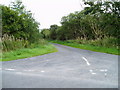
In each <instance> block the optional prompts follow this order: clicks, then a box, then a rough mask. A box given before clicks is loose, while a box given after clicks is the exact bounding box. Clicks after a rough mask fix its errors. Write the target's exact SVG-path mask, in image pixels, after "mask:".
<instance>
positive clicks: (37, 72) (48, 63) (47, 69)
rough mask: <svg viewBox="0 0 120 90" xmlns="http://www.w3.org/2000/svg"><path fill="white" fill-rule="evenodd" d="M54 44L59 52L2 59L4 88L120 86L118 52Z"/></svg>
mask: <svg viewBox="0 0 120 90" xmlns="http://www.w3.org/2000/svg"><path fill="white" fill-rule="evenodd" d="M54 45H55V47H56V48H57V49H58V52H55V53H50V54H46V55H42V56H36V57H32V58H26V59H19V60H14V61H6V62H3V63H2V64H3V65H2V78H3V80H2V84H3V85H2V86H3V88H118V56H117V55H112V54H106V53H99V52H93V51H89V50H82V49H77V48H72V47H68V46H63V45H59V44H54Z"/></svg>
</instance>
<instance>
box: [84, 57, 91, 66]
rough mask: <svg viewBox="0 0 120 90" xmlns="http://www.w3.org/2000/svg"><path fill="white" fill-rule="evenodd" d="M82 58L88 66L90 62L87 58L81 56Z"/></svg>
mask: <svg viewBox="0 0 120 90" xmlns="http://www.w3.org/2000/svg"><path fill="white" fill-rule="evenodd" d="M82 58H83V59H84V60H85V61H86V63H87V65H88V66H89V65H90V63H89V62H88V60H87V59H86V58H85V57H82Z"/></svg>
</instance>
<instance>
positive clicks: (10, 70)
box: [5, 68, 15, 71]
mask: <svg viewBox="0 0 120 90" xmlns="http://www.w3.org/2000/svg"><path fill="white" fill-rule="evenodd" d="M5 70H10V71H14V70H15V69H11V68H8V69H5Z"/></svg>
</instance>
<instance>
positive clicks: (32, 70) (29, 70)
mask: <svg viewBox="0 0 120 90" xmlns="http://www.w3.org/2000/svg"><path fill="white" fill-rule="evenodd" d="M24 71H34V70H24Z"/></svg>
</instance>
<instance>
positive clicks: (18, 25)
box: [0, 0, 43, 51]
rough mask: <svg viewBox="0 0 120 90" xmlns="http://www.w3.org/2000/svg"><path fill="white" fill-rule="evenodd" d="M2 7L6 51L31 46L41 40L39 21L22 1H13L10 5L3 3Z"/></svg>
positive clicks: (4, 48) (3, 42)
mask: <svg viewBox="0 0 120 90" xmlns="http://www.w3.org/2000/svg"><path fill="white" fill-rule="evenodd" d="M0 8H2V44H3V50H4V51H8V50H14V49H17V48H23V47H29V46H30V45H33V43H35V44H36V43H39V42H40V37H41V36H40V33H39V23H38V22H36V21H35V19H34V18H33V15H32V13H31V12H30V11H27V10H26V9H25V6H24V5H23V4H22V2H21V1H19V0H17V1H16V2H12V3H11V5H10V6H9V7H8V6H3V5H1V6H0ZM42 41H43V40H42Z"/></svg>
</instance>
